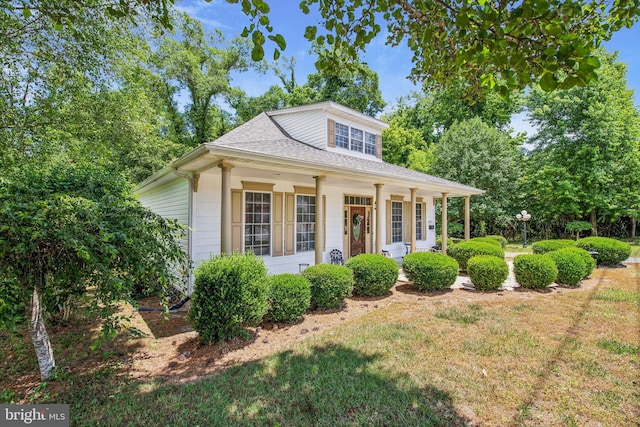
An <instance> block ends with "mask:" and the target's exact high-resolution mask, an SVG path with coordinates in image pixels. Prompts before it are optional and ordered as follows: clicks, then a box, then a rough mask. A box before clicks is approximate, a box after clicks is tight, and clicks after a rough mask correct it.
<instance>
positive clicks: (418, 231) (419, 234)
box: [416, 203, 424, 240]
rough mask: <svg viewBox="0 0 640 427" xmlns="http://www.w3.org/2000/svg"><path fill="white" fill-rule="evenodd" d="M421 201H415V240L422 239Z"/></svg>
mask: <svg viewBox="0 0 640 427" xmlns="http://www.w3.org/2000/svg"><path fill="white" fill-rule="evenodd" d="M423 214H424V213H423V212H422V203H416V240H424V236H423V235H422V221H424V218H423Z"/></svg>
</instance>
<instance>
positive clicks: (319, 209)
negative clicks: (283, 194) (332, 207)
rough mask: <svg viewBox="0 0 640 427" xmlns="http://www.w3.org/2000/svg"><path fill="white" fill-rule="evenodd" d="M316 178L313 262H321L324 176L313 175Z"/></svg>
mask: <svg viewBox="0 0 640 427" xmlns="http://www.w3.org/2000/svg"><path fill="white" fill-rule="evenodd" d="M313 178H314V179H315V180H316V224H315V225H316V235H315V242H314V250H315V255H316V260H315V263H316V265H317V264H322V241H323V237H324V226H323V224H324V206H323V205H324V200H323V198H322V196H323V195H324V189H323V187H324V180H325V179H326V178H325V177H324V176H314V177H313Z"/></svg>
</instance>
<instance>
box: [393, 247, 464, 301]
mask: <svg viewBox="0 0 640 427" xmlns="http://www.w3.org/2000/svg"><path fill="white" fill-rule="evenodd" d="M402 269H403V270H404V273H405V274H406V275H407V278H408V279H409V280H411V281H412V282H413V285H414V286H415V287H416V288H417V289H418V290H420V291H422V292H429V291H437V290H439V289H446V288H448V287H450V286H451V285H453V284H454V283H455V281H456V278H457V277H458V262H457V261H456V260H455V259H453V258H451V257H449V256H447V255H443V254H438V253H435V252H414V253H411V254H408V255H405V257H404V259H403V260H402Z"/></svg>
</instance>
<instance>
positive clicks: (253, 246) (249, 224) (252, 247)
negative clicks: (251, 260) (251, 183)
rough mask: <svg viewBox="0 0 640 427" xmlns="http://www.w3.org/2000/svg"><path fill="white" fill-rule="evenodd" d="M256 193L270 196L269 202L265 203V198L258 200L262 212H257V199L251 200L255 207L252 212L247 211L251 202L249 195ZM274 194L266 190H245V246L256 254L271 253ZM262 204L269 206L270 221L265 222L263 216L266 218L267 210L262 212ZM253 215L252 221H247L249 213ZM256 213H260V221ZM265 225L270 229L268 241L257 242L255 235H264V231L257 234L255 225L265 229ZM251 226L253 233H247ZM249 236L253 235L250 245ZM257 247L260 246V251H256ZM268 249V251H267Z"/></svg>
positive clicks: (245, 248)
mask: <svg viewBox="0 0 640 427" xmlns="http://www.w3.org/2000/svg"><path fill="white" fill-rule="evenodd" d="M255 194H262V195H263V197H264V195H267V196H269V201H268V203H265V202H264V201H263V200H262V201H260V202H258V203H260V206H261V209H260V212H256V209H255V204H256V201H255V200H253V199H252V200H251V202H250V203H251V204H252V205H254V206H253V208H252V209H251V212H250V213H249V212H248V211H247V204H248V203H249V201H248V199H249V197H248V196H249V195H255ZM272 203H273V196H272V193H270V192H266V191H245V192H244V218H243V219H244V221H243V230H244V236H243V247H244V250H245V252H246V251H248V250H250V251H252V252H253V253H255V254H256V255H271V243H272V230H271V227H272V219H273V206H272ZM262 206H268V208H269V209H268V212H266V214H268V222H263V218H264V214H265V212H262ZM249 214H250V215H252V219H251V222H249V221H247V215H249ZM256 215H260V222H256V221H255V220H256V218H257V217H256ZM265 225H266V226H267V229H268V233H267V234H266V236H267V243H266V244H264V243H262V244H258V245H257V244H255V237H257V236H260V237H262V236H264V235H265V234H264V233H259V234H256V233H255V230H256V228H255V227H261V228H262V229H264V227H265ZM249 227H251V231H252V233H247V231H248V228H249ZM247 237H253V242H252V243H250V244H249V245H247ZM256 248H260V250H259V251H256ZM265 250H266V251H265Z"/></svg>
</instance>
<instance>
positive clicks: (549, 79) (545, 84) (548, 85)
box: [540, 72, 558, 92]
mask: <svg viewBox="0 0 640 427" xmlns="http://www.w3.org/2000/svg"><path fill="white" fill-rule="evenodd" d="M557 86H558V81H557V80H556V78H555V76H554V75H553V73H549V72H546V73H544V74H543V75H542V77H541V78H540V87H541V88H542V90H544V91H545V92H551V91H553V90H555V89H556V87H557Z"/></svg>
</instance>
